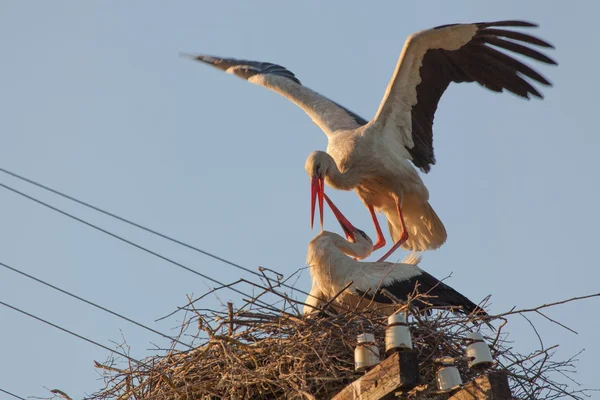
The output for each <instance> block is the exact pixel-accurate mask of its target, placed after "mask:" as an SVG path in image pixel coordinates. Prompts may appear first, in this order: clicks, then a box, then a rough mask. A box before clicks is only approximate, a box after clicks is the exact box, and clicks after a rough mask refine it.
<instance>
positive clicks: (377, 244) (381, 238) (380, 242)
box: [368, 204, 385, 251]
mask: <svg viewBox="0 0 600 400" xmlns="http://www.w3.org/2000/svg"><path fill="white" fill-rule="evenodd" d="M368 207H369V212H370V213H371V218H373V223H374V224H375V230H376V231H377V242H375V244H374V245H373V251H375V250H377V249H380V248H382V247H383V246H385V237H384V236H383V232H381V226H379V221H377V215H375V209H374V208H373V206H372V205H370V204H369V206H368Z"/></svg>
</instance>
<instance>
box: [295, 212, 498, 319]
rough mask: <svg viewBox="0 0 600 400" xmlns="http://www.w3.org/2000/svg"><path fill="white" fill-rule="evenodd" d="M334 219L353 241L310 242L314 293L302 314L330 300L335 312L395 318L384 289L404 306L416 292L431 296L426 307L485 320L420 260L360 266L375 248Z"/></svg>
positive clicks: (330, 236)
mask: <svg viewBox="0 0 600 400" xmlns="http://www.w3.org/2000/svg"><path fill="white" fill-rule="evenodd" d="M334 213H335V214H336V217H337V218H338V220H339V221H340V223H341V224H342V227H343V228H344V231H345V232H346V236H347V237H348V239H349V241H348V240H345V239H344V238H342V237H341V236H340V235H337V234H335V233H332V232H327V231H324V232H321V233H320V234H319V235H317V236H316V237H315V238H314V239H313V240H312V241H311V242H310V244H309V246H308V253H307V256H306V263H307V264H308V266H309V270H310V275H311V278H312V288H311V291H310V294H309V295H308V297H307V299H306V303H305V304H306V305H305V306H304V309H303V313H304V314H312V313H315V312H318V311H319V307H321V306H323V305H324V304H325V303H327V302H329V301H331V300H332V299H334V300H333V302H332V307H333V309H334V310H338V311H349V310H355V309H356V310H362V309H366V308H369V309H378V310H380V311H383V312H385V313H388V314H391V313H394V312H395V311H396V310H397V308H398V306H397V305H395V304H394V303H393V302H392V299H390V298H389V297H387V296H386V295H385V294H383V293H382V292H381V289H386V290H387V291H389V292H390V293H391V294H392V295H394V296H395V297H396V298H398V299H400V300H406V299H407V298H408V296H409V295H410V294H412V293H413V292H414V291H415V288H417V289H418V291H419V292H420V293H426V294H428V295H430V296H432V297H431V298H428V300H427V301H428V303H430V304H431V305H433V306H434V307H444V308H452V309H454V310H455V311H460V312H463V313H465V314H469V313H471V312H474V313H476V314H479V315H487V314H486V313H485V312H484V311H483V310H482V309H480V308H478V307H477V305H475V304H474V303H473V302H472V301H470V300H469V299H467V298H466V297H465V296H463V295H462V294H460V293H458V292H457V291H456V290H454V289H452V288H451V287H450V286H448V285H446V284H444V283H443V282H440V281H439V280H437V279H436V278H434V277H433V276H431V275H430V274H428V273H427V272H425V271H423V270H422V269H421V268H419V267H418V266H417V264H418V263H419V262H420V257H419V256H417V255H416V254H414V253H413V254H411V255H410V256H409V257H407V258H406V259H405V260H404V261H403V262H402V263H395V264H393V263H387V262H359V261H356V259H363V258H366V257H368V256H369V255H370V254H371V252H372V250H373V242H372V241H371V239H370V238H369V237H368V236H367V235H366V234H365V233H364V232H363V231H361V230H359V229H356V228H354V227H353V226H352V225H351V224H350V223H349V222H348V220H347V219H345V218H344V217H343V216H342V215H341V213H340V212H339V210H337V209H334ZM351 257H355V258H356V259H352V258H351ZM350 283H351V284H350ZM413 304H414V305H415V306H417V307H418V308H421V309H423V308H426V307H428V305H426V304H424V303H422V302H419V301H418V300H415V301H414V303H413Z"/></svg>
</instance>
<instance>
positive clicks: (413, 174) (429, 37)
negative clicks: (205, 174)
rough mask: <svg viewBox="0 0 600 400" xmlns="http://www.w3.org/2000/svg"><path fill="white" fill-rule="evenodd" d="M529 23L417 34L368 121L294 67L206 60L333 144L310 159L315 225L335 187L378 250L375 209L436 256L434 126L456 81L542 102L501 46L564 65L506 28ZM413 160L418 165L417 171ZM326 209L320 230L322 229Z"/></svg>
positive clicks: (405, 239) (439, 235) (528, 74)
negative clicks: (361, 211) (361, 212)
mask: <svg viewBox="0 0 600 400" xmlns="http://www.w3.org/2000/svg"><path fill="white" fill-rule="evenodd" d="M535 26H537V25H535V24H533V23H530V22H525V21H499V22H483V23H472V24H452V25H444V26H439V27H436V28H433V29H428V30H425V31H422V32H418V33H415V34H413V35H411V36H410V37H409V38H408V39H407V40H406V42H405V44H404V48H403V50H402V53H401V54H400V58H399V60H398V64H397V66H396V70H395V71H394V75H393V76H392V79H391V80H390V82H389V85H388V87H387V89H386V91H385V94H384V96H383V100H382V102H381V104H380V106H379V110H378V111H377V114H376V115H375V117H374V118H373V119H372V120H371V121H370V122H369V121H367V120H365V119H363V118H361V117H360V116H358V115H357V114H355V113H353V112H351V111H350V110H348V109H346V108H344V107H342V106H341V105H339V104H337V103H336V102H334V101H332V100H330V99H328V98H326V97H324V96H322V95H320V94H319V93H316V92H314V91H313V90H311V89H309V88H307V87H306V86H303V85H302V84H301V83H300V81H299V80H298V79H297V78H296V76H295V75H294V74H293V73H292V72H291V71H289V70H287V69H286V68H284V67H282V66H280V65H276V64H272V63H268V62H258V61H247V60H237V59H232V58H218V57H213V56H206V55H198V56H192V57H193V58H194V59H196V60H198V61H201V62H204V63H206V64H210V65H212V66H214V67H217V68H219V69H222V70H225V71H226V72H228V73H232V74H235V75H237V76H239V77H241V78H244V79H247V80H248V81H249V82H251V83H254V84H257V85H261V86H264V87H266V88H268V89H271V90H273V91H275V92H277V93H279V94H281V95H283V96H285V97H286V98H288V99H290V100H291V101H293V102H294V103H295V104H296V105H298V106H299V107H300V108H302V109H303V110H304V111H305V112H306V113H307V114H308V115H309V116H310V117H311V118H312V120H313V121H314V122H315V124H317V125H318V126H319V127H320V128H321V129H322V130H323V132H325V134H326V135H327V137H328V140H329V143H328V146H327V153H325V152H322V151H317V152H314V153H312V154H311V155H310V157H309V158H308V160H307V162H306V169H307V172H308V174H309V175H310V176H311V178H312V182H311V188H312V194H311V204H312V206H311V209H312V210H311V215H312V219H311V226H312V220H313V219H314V203H315V198H316V197H317V196H318V197H319V203H320V205H321V206H322V194H320V193H322V192H323V190H324V187H323V180H324V181H325V182H326V183H327V184H328V185H330V186H331V187H334V188H336V189H341V190H355V191H356V192H357V194H358V195H359V197H360V198H361V200H362V201H363V202H364V204H365V205H366V206H367V208H368V209H369V211H370V213H371V216H372V218H373V222H374V224H375V228H376V231H377V242H376V243H375V246H374V248H375V249H378V248H380V247H383V246H384V245H385V239H384V236H383V233H382V232H381V228H380V226H379V223H378V222H377V217H376V215H375V210H378V211H383V213H384V214H385V216H386V218H387V220H388V227H389V230H390V234H391V237H392V239H393V240H394V242H395V244H394V246H393V247H392V248H391V249H390V250H389V251H388V252H387V254H385V255H384V256H383V257H382V258H381V259H380V261H383V260H384V259H386V258H387V257H388V256H389V255H390V254H391V253H392V252H393V251H394V250H396V249H397V248H398V247H399V246H402V247H403V248H405V249H408V250H415V251H422V250H427V249H436V248H438V247H439V246H441V245H442V244H443V243H444V242H445V241H446V230H445V228H444V225H443V224H442V222H441V221H440V219H439V218H438V216H437V215H436V213H435V212H434V211H433V209H432V208H431V206H430V205H429V202H428V200H429V192H428V190H427V188H426V187H425V185H424V184H423V182H422V180H421V178H420V177H419V174H418V173H417V170H416V169H415V166H416V167H417V168H419V169H421V171H423V172H425V173H426V172H428V171H429V169H430V167H431V165H432V164H435V157H434V153H433V130H432V129H433V119H434V114H435V111H436V108H437V105H438V102H439V100H440V98H441V96H442V94H443V93H444V91H445V90H446V88H447V87H448V85H449V84H450V83H451V82H458V83H460V82H477V83H479V84H480V85H482V86H483V87H485V88H488V89H490V90H493V91H496V92H502V91H503V90H505V89H506V90H508V91H509V92H512V93H514V94H516V95H518V96H521V97H524V98H529V96H530V95H532V96H535V97H539V98H542V95H541V94H540V92H538V90H537V89H536V88H534V87H533V86H532V84H531V83H530V81H536V82H538V83H540V84H542V85H547V86H551V84H550V82H549V81H548V80H546V78H544V77H543V76H541V75H540V74H539V73H538V72H536V71H534V70H533V69H532V68H531V67H529V66H527V65H525V64H523V63H522V62H521V61H518V60H516V59H514V58H512V57H511V56H509V55H507V54H505V53H504V52H502V51H500V50H499V49H504V50H508V51H512V52H514V53H517V54H519V55H521V56H525V57H529V58H533V59H535V60H538V61H540V62H542V63H546V64H556V62H555V61H554V60H552V59H550V58H548V57H547V56H546V55H544V54H542V53H540V52H539V51H537V50H534V49H533V48H531V47H529V46H527V45H536V46H541V47H547V48H552V47H553V46H552V45H551V44H549V43H547V42H545V41H543V40H541V39H538V38H536V37H534V36H531V35H528V34H525V33H522V32H519V31H515V30H506V29H499V27H500V28H509V27H535ZM411 162H412V164H411ZM322 216H323V211H322V209H321V226H322V224H323V219H322Z"/></svg>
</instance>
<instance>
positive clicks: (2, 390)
mask: <svg viewBox="0 0 600 400" xmlns="http://www.w3.org/2000/svg"><path fill="white" fill-rule="evenodd" d="M0 392H2V393H6V394H7V395H9V396H12V397H14V398H15V399H21V400H26V399H25V397H21V396H17V395H16V394H14V393H11V392H9V391H8V390H4V389H0Z"/></svg>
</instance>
